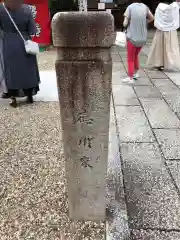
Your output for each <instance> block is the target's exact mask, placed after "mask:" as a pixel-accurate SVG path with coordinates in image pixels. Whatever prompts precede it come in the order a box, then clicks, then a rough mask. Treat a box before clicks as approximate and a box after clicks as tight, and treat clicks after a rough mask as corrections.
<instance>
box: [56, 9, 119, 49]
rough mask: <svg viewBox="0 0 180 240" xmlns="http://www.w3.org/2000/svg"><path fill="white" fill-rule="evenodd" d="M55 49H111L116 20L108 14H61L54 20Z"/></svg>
mask: <svg viewBox="0 0 180 240" xmlns="http://www.w3.org/2000/svg"><path fill="white" fill-rule="evenodd" d="M52 35H53V44H54V46H55V47H62V48H63V47H65V48H66V47H68V48H74V47H75V48H91V47H105V48H107V47H111V46H112V45H113V44H114V41H115V32H114V18H113V16H112V15H111V14H110V13H107V12H61V13H57V14H55V16H54V17H53V20H52Z"/></svg>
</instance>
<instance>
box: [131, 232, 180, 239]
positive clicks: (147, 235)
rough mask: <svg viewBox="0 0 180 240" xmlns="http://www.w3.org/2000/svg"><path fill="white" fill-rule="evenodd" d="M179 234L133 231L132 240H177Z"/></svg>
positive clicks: (179, 237)
mask: <svg viewBox="0 0 180 240" xmlns="http://www.w3.org/2000/svg"><path fill="white" fill-rule="evenodd" d="M179 239H180V233H179V232H176V231H171V232H165V231H155V230H154V231H152V230H133V231H132V240H179Z"/></svg>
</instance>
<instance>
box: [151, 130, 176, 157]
mask: <svg viewBox="0 0 180 240" xmlns="http://www.w3.org/2000/svg"><path fill="white" fill-rule="evenodd" d="M154 132H155V135H156V137H157V140H158V142H159V144H160V147H161V150H162V152H163V154H164V156H165V158H166V159H180V129H155V130H154Z"/></svg>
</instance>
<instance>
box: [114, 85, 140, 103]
mask: <svg viewBox="0 0 180 240" xmlns="http://www.w3.org/2000/svg"><path fill="white" fill-rule="evenodd" d="M113 97H114V103H115V105H116V106H118V105H129V106H137V105H139V101H138V99H137V97H136V94H135V92H134V90H133V89H132V87H130V86H125V85H119V86H114V85H113Z"/></svg>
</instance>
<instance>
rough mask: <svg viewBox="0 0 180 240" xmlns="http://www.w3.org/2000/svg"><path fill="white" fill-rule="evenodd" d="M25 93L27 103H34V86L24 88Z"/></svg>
mask: <svg viewBox="0 0 180 240" xmlns="http://www.w3.org/2000/svg"><path fill="white" fill-rule="evenodd" d="M23 91H24V94H25V95H26V96H27V103H33V102H34V101H33V96H32V93H33V89H32V88H28V89H24V90H23Z"/></svg>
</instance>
